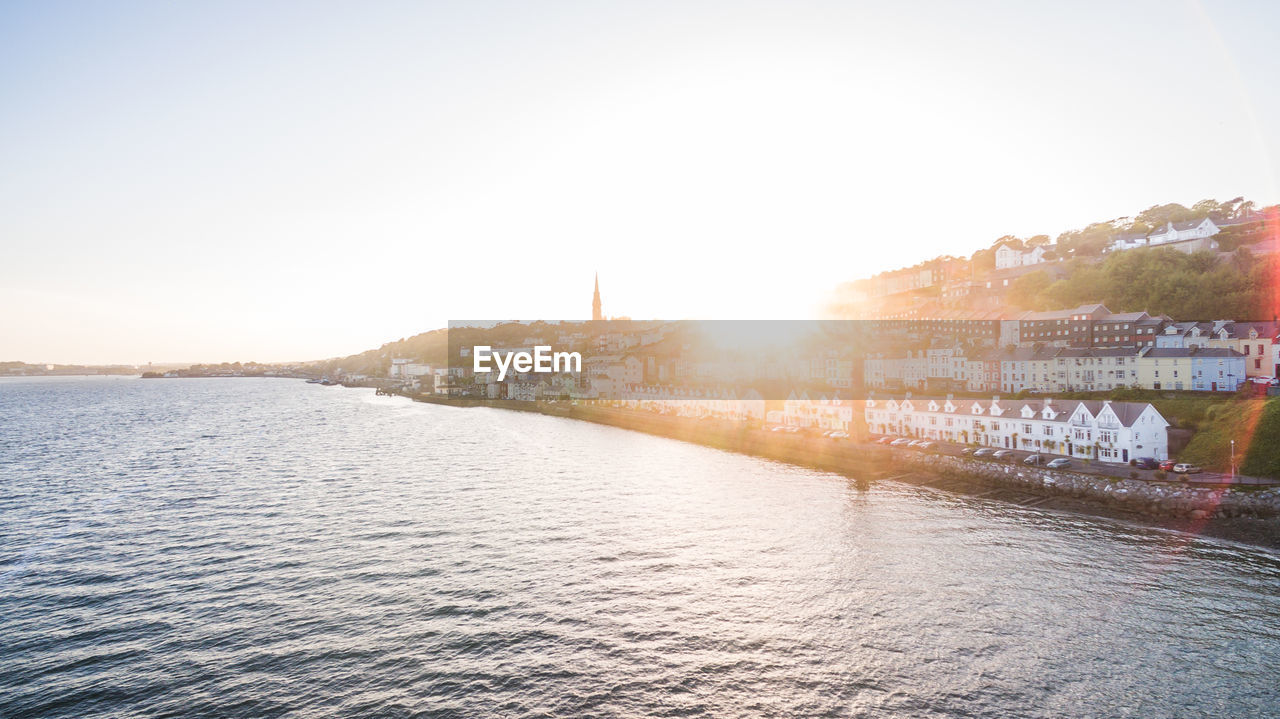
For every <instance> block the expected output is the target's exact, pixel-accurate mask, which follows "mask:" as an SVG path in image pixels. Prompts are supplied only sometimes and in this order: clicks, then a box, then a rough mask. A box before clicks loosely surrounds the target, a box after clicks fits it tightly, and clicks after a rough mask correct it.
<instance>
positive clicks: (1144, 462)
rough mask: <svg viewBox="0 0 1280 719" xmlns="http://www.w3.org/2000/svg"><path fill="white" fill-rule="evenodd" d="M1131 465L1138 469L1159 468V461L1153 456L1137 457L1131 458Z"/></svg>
mask: <svg viewBox="0 0 1280 719" xmlns="http://www.w3.org/2000/svg"><path fill="white" fill-rule="evenodd" d="M1133 466H1135V467H1137V468H1138V469H1160V462H1159V461H1158V460H1156V458H1155V457H1138V458H1137V459H1135V460H1133Z"/></svg>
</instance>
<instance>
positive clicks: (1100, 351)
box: [863, 313, 1280, 393]
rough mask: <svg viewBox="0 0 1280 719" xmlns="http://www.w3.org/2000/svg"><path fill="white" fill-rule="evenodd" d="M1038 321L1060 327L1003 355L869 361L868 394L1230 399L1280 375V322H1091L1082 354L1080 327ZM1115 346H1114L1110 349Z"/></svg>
mask: <svg viewBox="0 0 1280 719" xmlns="http://www.w3.org/2000/svg"><path fill="white" fill-rule="evenodd" d="M1079 316H1081V315H1080V313H1077V315H1076V317H1079ZM1146 319H1149V318H1146V317H1145V315H1144V317H1143V320H1146ZM1042 321H1043V322H1053V321H1055V320H1042V319H1040V318H1037V319H1035V320H1032V321H1031V323H1029V324H1027V325H1026V328H1025V333H1026V335H1027V338H1026V340H1024V341H1022V342H1020V343H1019V344H1016V345H1009V346H1006V347H1004V348H1003V349H988V348H982V347H980V346H974V345H968V346H966V345H962V344H960V343H958V342H954V341H950V340H948V341H942V342H937V341H935V342H934V343H933V344H932V346H930V347H928V348H925V349H915V350H907V351H904V352H900V353H885V352H881V353H873V354H871V355H869V356H868V357H867V358H866V360H865V362H864V364H863V380H864V383H865V385H866V386H867V387H868V388H871V389H888V390H895V389H902V390H933V391H948V390H955V391H970V392H988V391H990V392H1020V391H1022V390H1031V391H1035V392H1045V393H1052V392H1073V391H1106V390H1113V389H1119V388H1125V387H1136V388H1144V389H1156V390H1159V389H1165V390H1190V391H1203V392H1234V391H1236V390H1238V389H1239V388H1240V386H1241V385H1242V384H1243V383H1245V382H1247V381H1249V380H1255V381H1258V382H1266V381H1270V380H1273V379H1274V378H1275V377H1277V374H1278V370H1280V341H1278V340H1277V336H1278V335H1280V326H1278V325H1277V323H1276V322H1231V321H1225V320H1222V321H1217V322H1172V321H1164V322H1160V323H1159V325H1158V326H1157V325H1156V324H1153V323H1150V322H1147V321H1143V322H1142V323H1141V324H1137V323H1136V322H1135V323H1134V324H1135V326H1133V327H1130V326H1129V325H1128V324H1127V323H1126V322H1124V321H1121V320H1119V319H1117V320H1116V321H1115V322H1114V323H1113V325H1107V324H1095V323H1092V322H1090V323H1088V325H1087V326H1088V335H1089V340H1090V341H1089V342H1088V344H1087V345H1085V346H1081V345H1080V344H1076V343H1073V342H1071V341H1070V340H1071V338H1072V336H1073V335H1074V336H1076V337H1082V336H1083V332H1082V331H1080V330H1079V329H1077V328H1079V327H1081V326H1084V325H1083V323H1082V322H1081V321H1079V320H1072V319H1071V315H1070V314H1068V315H1067V317H1065V318H1062V320H1061V324H1058V325H1056V326H1055V325H1053V324H1048V325H1040V324H1038V323H1039V322H1042ZM1046 327H1047V328H1046ZM1112 327H1114V329H1112ZM1104 332H1114V333H1115V334H1110V335H1106V334H1104ZM1137 332H1142V335H1141V339H1136V338H1138V337H1139V335H1138V334H1137ZM1130 333H1132V334H1130ZM1113 337H1114V338H1115V339H1116V342H1115V343H1114V344H1110V340H1111V338H1113ZM1103 339H1106V340H1107V341H1106V342H1103V341H1100V340H1103ZM1028 340H1030V341H1028Z"/></svg>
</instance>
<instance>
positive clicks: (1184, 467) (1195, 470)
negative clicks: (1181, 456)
mask: <svg viewBox="0 0 1280 719" xmlns="http://www.w3.org/2000/svg"><path fill="white" fill-rule="evenodd" d="M1173 471H1174V472H1177V473H1178V474H1199V473H1201V472H1203V471H1204V469H1202V468H1200V467H1197V466H1195V465H1194V464H1190V463H1187V462H1179V463H1177V464H1175V465H1173Z"/></svg>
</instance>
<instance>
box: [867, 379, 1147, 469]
mask: <svg viewBox="0 0 1280 719" xmlns="http://www.w3.org/2000/svg"><path fill="white" fill-rule="evenodd" d="M863 406H864V409H863V411H864V418H865V420H866V423H867V427H868V429H870V431H871V432H872V433H873V434H880V435H889V436H898V437H915V438H921V439H930V440H935V441H942V442H955V443H960V444H971V445H980V446H983V447H998V448H1001V449H1020V450H1025V451H1033V452H1039V453H1042V454H1054V455H1061V456H1065V457H1073V458H1077V459H1096V460H1099V461H1103V462H1128V461H1129V460H1130V459H1133V458H1136V457H1155V458H1156V459H1168V456H1169V440H1168V427H1169V422H1168V421H1167V420H1165V418H1164V417H1163V416H1161V414H1160V412H1159V411H1158V410H1156V408H1155V407H1154V406H1153V405H1151V404H1150V403H1147V402H1110V401H1079V400H1056V399H1053V398H1044V399H1036V400H1002V399H1000V398H999V397H993V398H992V399H989V400H977V399H955V398H953V397H950V396H948V397H912V396H910V395H908V396H906V397H903V398H887V399H878V398H871V399H868V400H866V401H865V402H864V403H863Z"/></svg>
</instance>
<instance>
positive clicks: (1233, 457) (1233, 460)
mask: <svg viewBox="0 0 1280 719" xmlns="http://www.w3.org/2000/svg"><path fill="white" fill-rule="evenodd" d="M1231 478H1232V479H1235V478H1236V441H1235V440H1234V439H1233V440H1231Z"/></svg>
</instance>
